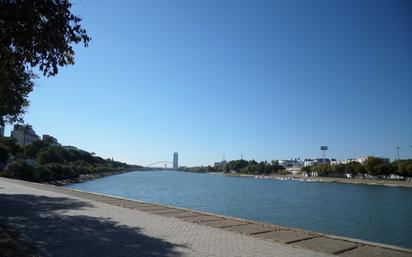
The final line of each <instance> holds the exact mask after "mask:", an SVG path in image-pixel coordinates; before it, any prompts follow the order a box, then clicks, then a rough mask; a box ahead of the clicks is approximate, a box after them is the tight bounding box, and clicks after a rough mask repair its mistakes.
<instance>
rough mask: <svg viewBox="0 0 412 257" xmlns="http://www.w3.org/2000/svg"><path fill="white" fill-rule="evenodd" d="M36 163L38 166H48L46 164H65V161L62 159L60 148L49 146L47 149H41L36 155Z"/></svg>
mask: <svg viewBox="0 0 412 257" xmlns="http://www.w3.org/2000/svg"><path fill="white" fill-rule="evenodd" d="M37 161H38V162H39V163H40V164H48V163H65V162H66V160H65V159H64V157H63V152H62V151H61V149H60V148H58V147H54V146H49V147H47V148H43V149H41V150H40V151H39V153H38V154H37Z"/></svg>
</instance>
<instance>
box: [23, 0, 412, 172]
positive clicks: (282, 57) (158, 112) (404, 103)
mask: <svg viewBox="0 0 412 257" xmlns="http://www.w3.org/2000/svg"><path fill="white" fill-rule="evenodd" d="M73 11H74V12H75V13H76V14H79V15H81V16H82V17H83V22H82V24H83V25H84V27H85V28H86V29H87V31H88V33H89V35H90V36H91V37H92V41H91V42H90V46H89V47H88V48H82V47H76V64H75V65H74V66H71V67H68V68H64V69H62V70H61V72H60V74H59V75H58V76H57V77H55V78H41V79H39V80H37V82H36V84H37V87H36V88H35V90H34V92H33V93H32V94H31V95H30V100H31V106H30V108H29V109H28V113H27V115H26V122H28V123H30V124H32V125H33V127H34V129H35V130H36V132H38V133H39V134H43V133H49V134H52V135H54V136H56V137H57V138H58V139H59V141H60V142H61V143H63V144H67V145H74V146H78V147H80V148H83V149H85V150H89V151H93V152H96V153H97V154H99V155H101V156H104V157H114V158H115V159H117V160H121V161H127V162H129V163H136V164H149V163H151V162H154V161H158V160H171V159H172V154H173V152H174V151H178V152H179V155H180V162H181V163H182V164H184V165H202V164H203V165H206V164H212V163H213V162H214V161H219V160H221V159H222V157H223V155H225V156H226V159H229V160H230V159H238V158H240V154H243V156H244V158H246V159H256V160H258V161H260V160H272V159H283V158H290V157H292V158H295V157H301V158H305V157H318V156H320V155H321V154H320V151H319V146H320V145H328V146H329V148H330V151H329V152H328V156H330V157H335V158H338V159H346V158H349V157H358V156H365V155H376V156H386V157H390V158H392V159H393V158H395V157H396V149H395V147H396V146H400V147H401V157H403V158H406V157H411V156H412V149H411V148H409V146H410V145H412V1H410V0H404V1H401V0H386V1H379V0H370V1H364V0H353V1H349V0H348V1H338V0H323V1H318V0H313V1H304V0H301V1H293V0H292V1H286V0H282V1H239V0H233V1H222V0H219V1H210V0H207V1H206V0H200V1H190V0H187V1H167V0H164V1H160V0H159V1H153V0H147V1H119V2H116V3H115V2H114V1H74V7H73Z"/></svg>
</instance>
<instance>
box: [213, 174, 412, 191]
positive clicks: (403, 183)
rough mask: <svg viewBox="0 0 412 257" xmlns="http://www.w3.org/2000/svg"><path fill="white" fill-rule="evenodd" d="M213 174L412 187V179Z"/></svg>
mask: <svg viewBox="0 0 412 257" xmlns="http://www.w3.org/2000/svg"><path fill="white" fill-rule="evenodd" d="M213 174H221V175H224V176H237V177H252V178H256V179H278V180H298V181H307V182H324V183H346V184H362V185H373V186H392V187H408V188H412V181H404V180H387V179H357V178H330V177H303V176H292V175H253V174H239V173H230V174H225V173H213Z"/></svg>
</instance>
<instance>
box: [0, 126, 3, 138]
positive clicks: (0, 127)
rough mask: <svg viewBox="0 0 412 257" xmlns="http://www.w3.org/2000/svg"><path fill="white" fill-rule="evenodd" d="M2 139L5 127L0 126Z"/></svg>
mask: <svg viewBox="0 0 412 257" xmlns="http://www.w3.org/2000/svg"><path fill="white" fill-rule="evenodd" d="M0 137H4V127H3V126H0Z"/></svg>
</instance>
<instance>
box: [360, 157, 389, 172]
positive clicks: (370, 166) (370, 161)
mask: <svg viewBox="0 0 412 257" xmlns="http://www.w3.org/2000/svg"><path fill="white" fill-rule="evenodd" d="M380 164H385V162H384V160H382V159H381V158H377V157H373V156H369V157H368V158H367V159H366V160H365V162H364V163H363V166H365V169H366V171H367V172H368V174H369V175H377V171H376V170H375V169H376V168H375V167H376V166H378V165H380Z"/></svg>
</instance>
